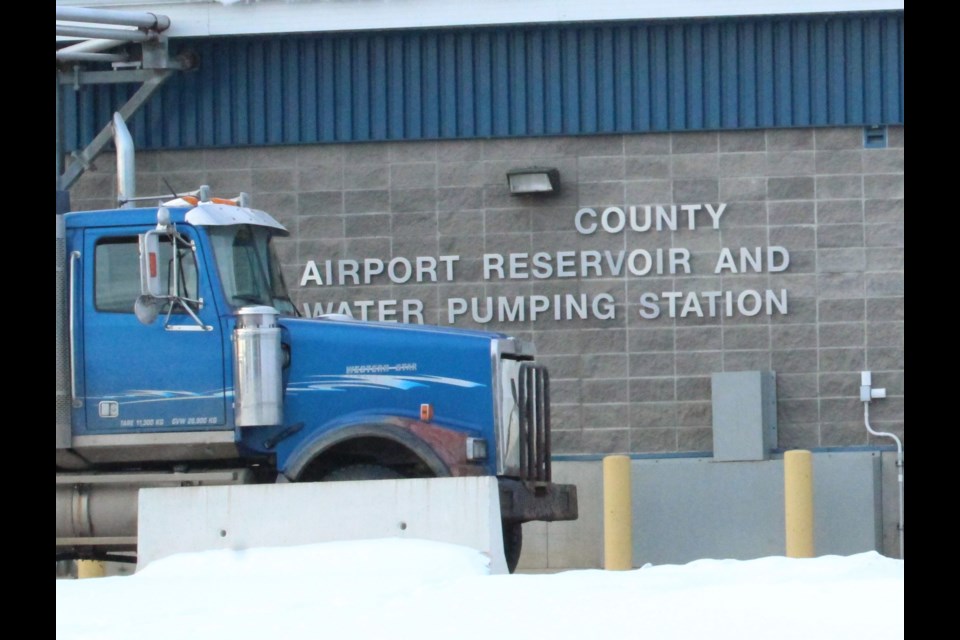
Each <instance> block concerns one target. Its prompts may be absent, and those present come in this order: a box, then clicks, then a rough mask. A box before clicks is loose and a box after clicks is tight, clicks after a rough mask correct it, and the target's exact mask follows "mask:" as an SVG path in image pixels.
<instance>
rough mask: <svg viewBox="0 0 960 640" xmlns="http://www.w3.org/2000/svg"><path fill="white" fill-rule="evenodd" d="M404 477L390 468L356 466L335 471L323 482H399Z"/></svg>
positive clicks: (368, 465) (324, 477)
mask: <svg viewBox="0 0 960 640" xmlns="http://www.w3.org/2000/svg"><path fill="white" fill-rule="evenodd" d="M403 477H404V476H403V475H402V474H401V473H399V472H398V471H394V470H393V469H391V468H390V467H383V466H380V465H378V464H354V465H350V466H348V467H340V468H339V469H334V470H333V471H331V472H330V473H328V474H327V475H325V476H323V478H322V480H323V482H338V481H343V480H397V479H400V478H403Z"/></svg>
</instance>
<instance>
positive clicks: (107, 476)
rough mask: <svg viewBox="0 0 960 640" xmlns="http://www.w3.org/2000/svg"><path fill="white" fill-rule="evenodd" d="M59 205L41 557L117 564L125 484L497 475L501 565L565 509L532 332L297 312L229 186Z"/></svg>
mask: <svg viewBox="0 0 960 640" xmlns="http://www.w3.org/2000/svg"><path fill="white" fill-rule="evenodd" d="M174 195H176V194H174ZM68 203H69V197H68V196H67V194H66V193H64V192H59V191H58V196H57V207H58V211H57V557H58V559H71V558H72V559H76V558H99V559H117V560H123V559H131V558H133V556H132V555H131V554H132V553H133V552H135V550H136V531H137V529H136V510H137V492H138V490H139V489H140V488H142V487H169V486H195V485H225V484H247V483H275V482H304V481H307V482H309V481H331V480H363V479H387V478H424V477H444V476H478V475H487V476H496V477H497V478H498V481H499V486H500V502H501V515H502V521H503V533H504V551H505V556H506V559H507V564H508V566H509V568H510V570H511V571H512V570H513V568H514V567H515V566H516V563H517V560H518V559H519V555H520V548H521V524H522V523H523V522H528V521H532V520H544V521H555V520H573V519H576V517H577V495H576V487H575V486H573V485H563V484H557V483H554V482H552V479H551V473H550V398H549V376H548V374H547V371H546V369H545V368H544V367H543V366H541V365H538V364H537V363H536V361H535V358H534V354H533V351H532V349H531V347H530V345H528V344H526V343H525V342H523V341H521V340H518V339H515V338H512V337H509V336H507V335H503V334H498V333H488V332H480V331H469V330H457V329H450V328H441V327H435V326H424V325H404V324H398V323H386V322H360V321H356V320H353V319H350V318H344V317H337V316H330V317H321V318H309V319H307V318H302V317H299V314H298V311H297V309H296V307H295V306H294V304H293V303H292V302H291V300H290V297H289V296H288V293H287V289H286V287H285V285H284V280H283V277H282V273H281V269H280V264H279V262H278V260H277V257H276V255H275V253H274V247H273V238H275V237H277V236H284V235H286V234H287V231H286V230H285V229H284V227H283V226H282V225H281V224H279V223H278V222H277V221H276V220H275V219H274V218H273V217H271V216H270V215H269V214H267V213H265V212H263V211H259V210H257V209H255V208H251V207H250V206H248V203H247V202H246V198H245V196H241V197H240V198H237V199H233V200H221V199H217V198H212V197H210V196H209V193H208V190H207V189H206V188H201V189H200V190H198V192H196V195H195V196H190V197H184V196H179V197H175V198H173V199H172V200H168V201H167V202H165V203H163V204H160V199H157V201H156V202H155V204H156V205H157V206H151V207H146V208H118V209H112V210H102V211H89V212H74V213H67V212H66V210H67V209H68V208H69V204H68ZM128 206H129V205H128ZM265 517H268V514H265ZM291 526H293V523H291Z"/></svg>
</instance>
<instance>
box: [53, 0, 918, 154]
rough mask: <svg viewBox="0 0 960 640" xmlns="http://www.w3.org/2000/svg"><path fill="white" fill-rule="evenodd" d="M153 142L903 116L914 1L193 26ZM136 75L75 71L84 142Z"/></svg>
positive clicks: (72, 141) (150, 125)
mask: <svg viewBox="0 0 960 640" xmlns="http://www.w3.org/2000/svg"><path fill="white" fill-rule="evenodd" d="M172 46H173V48H174V49H175V51H176V50H179V49H180V48H190V49H193V50H194V51H196V52H197V53H198V54H199V56H200V58H201V67H200V69H198V70H197V71H194V72H189V73H180V74H178V75H177V76H175V77H174V78H172V79H171V80H169V81H168V83H167V84H166V85H165V86H164V87H163V88H162V89H161V91H160V94H159V95H158V96H155V97H154V98H153V99H152V100H151V101H150V102H149V103H148V104H147V106H146V107H145V108H144V109H143V110H141V112H140V113H138V114H137V116H136V118H135V119H134V122H133V124H132V127H131V130H132V132H133V134H134V137H135V141H136V143H137V145H138V147H140V148H189V147H213V146H230V145H264V144H297V143H314V142H341V141H368V140H416V139H428V138H473V137H490V136H536V135H561V134H562V135H577V134H594V133H628V132H647V131H689V130H702V129H751V128H758V127H806V126H832V125H869V124H902V123H903V59H904V58H903V13H902V12H893V13H880V14H858V15H842V16H841V15H831V16H800V17H789V18H766V19H763V18H749V19H729V20H705V21H689V20H688V21H679V22H646V23H635V24H630V23H617V24H613V25H604V24H600V25H592V24H591V25H584V24H580V25H567V26H544V27H509V28H476V29H445V30H429V31H428V30H422V31H402V32H401V31H398V32H375V33H373V32H371V33H353V34H310V35H296V36H287V37H282V38H281V37H255V38H218V39H213V38H211V39H205V40H195V41H177V42H175V43H174V44H173V45H172ZM134 89H135V87H133V86H125V85H100V86H93V87H83V88H82V89H81V90H80V91H79V92H78V91H75V90H74V89H73V88H72V87H67V88H64V96H65V97H64V101H63V104H64V115H65V128H66V132H67V140H66V143H67V147H68V149H71V150H72V149H77V148H80V147H82V146H83V145H84V144H86V143H87V142H88V141H89V140H91V139H92V137H93V135H94V134H95V133H96V131H97V130H99V129H100V128H101V127H102V126H103V125H104V124H106V123H107V122H108V121H109V119H110V114H111V113H112V112H113V111H114V110H115V109H116V108H117V107H118V106H119V105H120V104H122V103H123V101H124V100H126V98H127V97H128V96H129V95H131V94H132V92H133V91H134Z"/></svg>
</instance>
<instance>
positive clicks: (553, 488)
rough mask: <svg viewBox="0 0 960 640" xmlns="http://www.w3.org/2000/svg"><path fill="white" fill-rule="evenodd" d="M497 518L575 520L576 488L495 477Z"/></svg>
mask: <svg viewBox="0 0 960 640" xmlns="http://www.w3.org/2000/svg"><path fill="white" fill-rule="evenodd" d="M498 480H499V483H500V517H501V519H502V520H503V521H504V522H531V521H533V520H541V521H544V522H555V521H558V520H576V519H577V487H576V485H572V484H555V483H553V482H523V481H521V480H516V479H514V478H499V479H498Z"/></svg>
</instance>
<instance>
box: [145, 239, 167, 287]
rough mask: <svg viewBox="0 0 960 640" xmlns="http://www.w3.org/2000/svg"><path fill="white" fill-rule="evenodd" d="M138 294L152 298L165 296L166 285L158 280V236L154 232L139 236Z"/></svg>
mask: <svg viewBox="0 0 960 640" xmlns="http://www.w3.org/2000/svg"><path fill="white" fill-rule="evenodd" d="M140 293H142V294H143V295H145V296H152V297H160V296H164V295H166V294H167V291H166V283H165V282H163V281H162V280H161V279H160V234H159V233H157V232H156V231H148V232H146V233H143V234H140Z"/></svg>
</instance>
